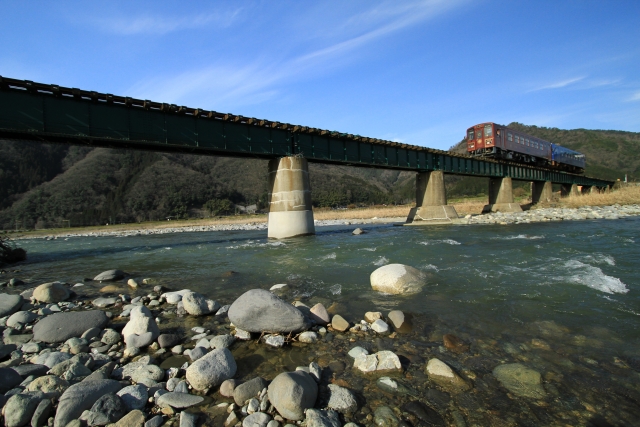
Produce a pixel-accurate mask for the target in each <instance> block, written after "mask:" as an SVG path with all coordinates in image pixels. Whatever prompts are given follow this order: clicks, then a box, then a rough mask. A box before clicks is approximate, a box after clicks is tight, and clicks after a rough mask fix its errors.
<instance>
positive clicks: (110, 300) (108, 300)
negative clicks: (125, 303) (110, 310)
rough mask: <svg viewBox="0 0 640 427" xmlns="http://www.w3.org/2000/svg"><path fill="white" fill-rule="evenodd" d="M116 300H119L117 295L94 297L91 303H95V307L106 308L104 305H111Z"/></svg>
mask: <svg viewBox="0 0 640 427" xmlns="http://www.w3.org/2000/svg"><path fill="white" fill-rule="evenodd" d="M116 302H118V299H117V298H115V297H111V298H104V297H100V298H96V299H94V300H93V301H92V302H91V303H92V304H93V306H94V307H99V308H104V307H109V306H110V305H113V304H115V303H116Z"/></svg>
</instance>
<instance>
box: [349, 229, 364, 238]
mask: <svg viewBox="0 0 640 427" xmlns="http://www.w3.org/2000/svg"><path fill="white" fill-rule="evenodd" d="M351 234H353V235H354V236H359V235H361V234H365V231H364V230H363V229H362V228H360V227H358V228H356V229H355V230H353V231H352V232H351Z"/></svg>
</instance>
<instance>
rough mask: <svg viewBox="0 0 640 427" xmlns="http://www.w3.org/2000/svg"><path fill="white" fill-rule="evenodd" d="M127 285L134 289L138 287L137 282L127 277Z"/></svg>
mask: <svg viewBox="0 0 640 427" xmlns="http://www.w3.org/2000/svg"><path fill="white" fill-rule="evenodd" d="M127 285H128V286H129V287H131V288H133V289H136V288H137V287H138V282H137V281H136V280H134V279H129V280H127Z"/></svg>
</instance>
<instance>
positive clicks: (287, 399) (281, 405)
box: [268, 371, 318, 421]
mask: <svg viewBox="0 0 640 427" xmlns="http://www.w3.org/2000/svg"><path fill="white" fill-rule="evenodd" d="M268 396H269V401H270V402H271V404H272V405H273V406H274V407H275V408H276V410H277V411H278V413H279V414H280V415H281V416H283V417H284V418H286V419H289V420H294V421H298V420H302V419H303V418H304V410H305V409H309V408H312V407H313V405H315V402H316V398H317V397H318V385H317V384H316V382H315V381H314V380H313V378H312V377H311V375H309V374H307V373H305V372H302V371H295V372H284V373H281V374H279V375H278V376H277V377H276V378H275V379H274V380H273V381H272V382H271V384H270V385H269V388H268Z"/></svg>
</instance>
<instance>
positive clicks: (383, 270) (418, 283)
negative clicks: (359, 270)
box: [370, 264, 426, 295]
mask: <svg viewBox="0 0 640 427" xmlns="http://www.w3.org/2000/svg"><path fill="white" fill-rule="evenodd" d="M370 281H371V287H372V288H373V290H375V291H378V292H384V293H386V294H392V295H409V294H415V293H418V292H420V290H421V289H422V287H423V286H424V285H425V284H426V275H425V274H424V273H423V272H421V271H420V270H418V269H416V268H414V267H410V266H408V265H403V264H387V265H385V266H382V267H380V268H378V269H376V270H375V271H374V272H373V273H371V277H370Z"/></svg>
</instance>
